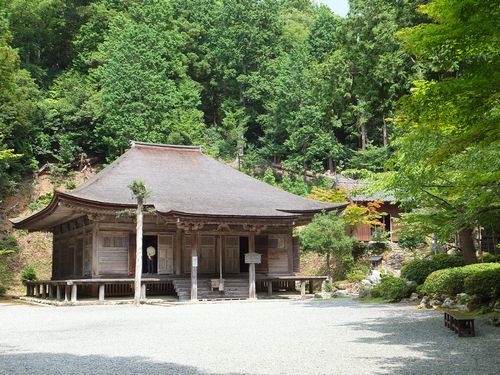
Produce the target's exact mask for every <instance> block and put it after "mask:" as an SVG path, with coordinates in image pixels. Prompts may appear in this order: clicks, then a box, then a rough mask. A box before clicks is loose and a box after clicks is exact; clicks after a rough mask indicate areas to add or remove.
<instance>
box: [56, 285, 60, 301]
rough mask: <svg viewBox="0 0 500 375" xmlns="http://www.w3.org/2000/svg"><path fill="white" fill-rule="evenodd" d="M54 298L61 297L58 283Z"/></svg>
mask: <svg viewBox="0 0 500 375" xmlns="http://www.w3.org/2000/svg"><path fill="white" fill-rule="evenodd" d="M56 299H58V300H60V299H61V285H59V284H57V285H56Z"/></svg>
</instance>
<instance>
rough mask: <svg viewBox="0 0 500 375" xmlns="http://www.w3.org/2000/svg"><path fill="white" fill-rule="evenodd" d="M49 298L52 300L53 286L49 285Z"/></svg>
mask: <svg viewBox="0 0 500 375" xmlns="http://www.w3.org/2000/svg"><path fill="white" fill-rule="evenodd" d="M48 287H49V298H54V286H53V285H52V284H49V286H48Z"/></svg>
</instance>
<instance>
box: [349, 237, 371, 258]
mask: <svg viewBox="0 0 500 375" xmlns="http://www.w3.org/2000/svg"><path fill="white" fill-rule="evenodd" d="M367 250H368V245H367V244H366V243H364V242H363V241H354V243H353V245H352V256H353V257H354V259H355V260H356V259H359V258H361V257H362V256H363V255H365V253H366V251H367Z"/></svg>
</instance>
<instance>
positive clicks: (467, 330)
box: [444, 311, 476, 337]
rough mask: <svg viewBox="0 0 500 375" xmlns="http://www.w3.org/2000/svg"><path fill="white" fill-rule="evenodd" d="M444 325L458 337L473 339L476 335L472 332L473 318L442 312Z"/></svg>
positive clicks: (453, 312)
mask: <svg viewBox="0 0 500 375" xmlns="http://www.w3.org/2000/svg"><path fill="white" fill-rule="evenodd" d="M444 325H445V327H448V328H449V329H451V330H452V331H454V332H455V333H458V336H459V337H462V336H472V337H474V336H475V335H476V333H475V331H474V318H471V317H470V316H467V315H464V314H460V313H458V312H455V311H445V312H444Z"/></svg>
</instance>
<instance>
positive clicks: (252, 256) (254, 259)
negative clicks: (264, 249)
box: [245, 253, 261, 264]
mask: <svg viewBox="0 0 500 375" xmlns="http://www.w3.org/2000/svg"><path fill="white" fill-rule="evenodd" d="M260 257H261V256H260V254H259V253H246V254H245V263H250V264H252V263H253V264H260V261H261V259H260Z"/></svg>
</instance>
